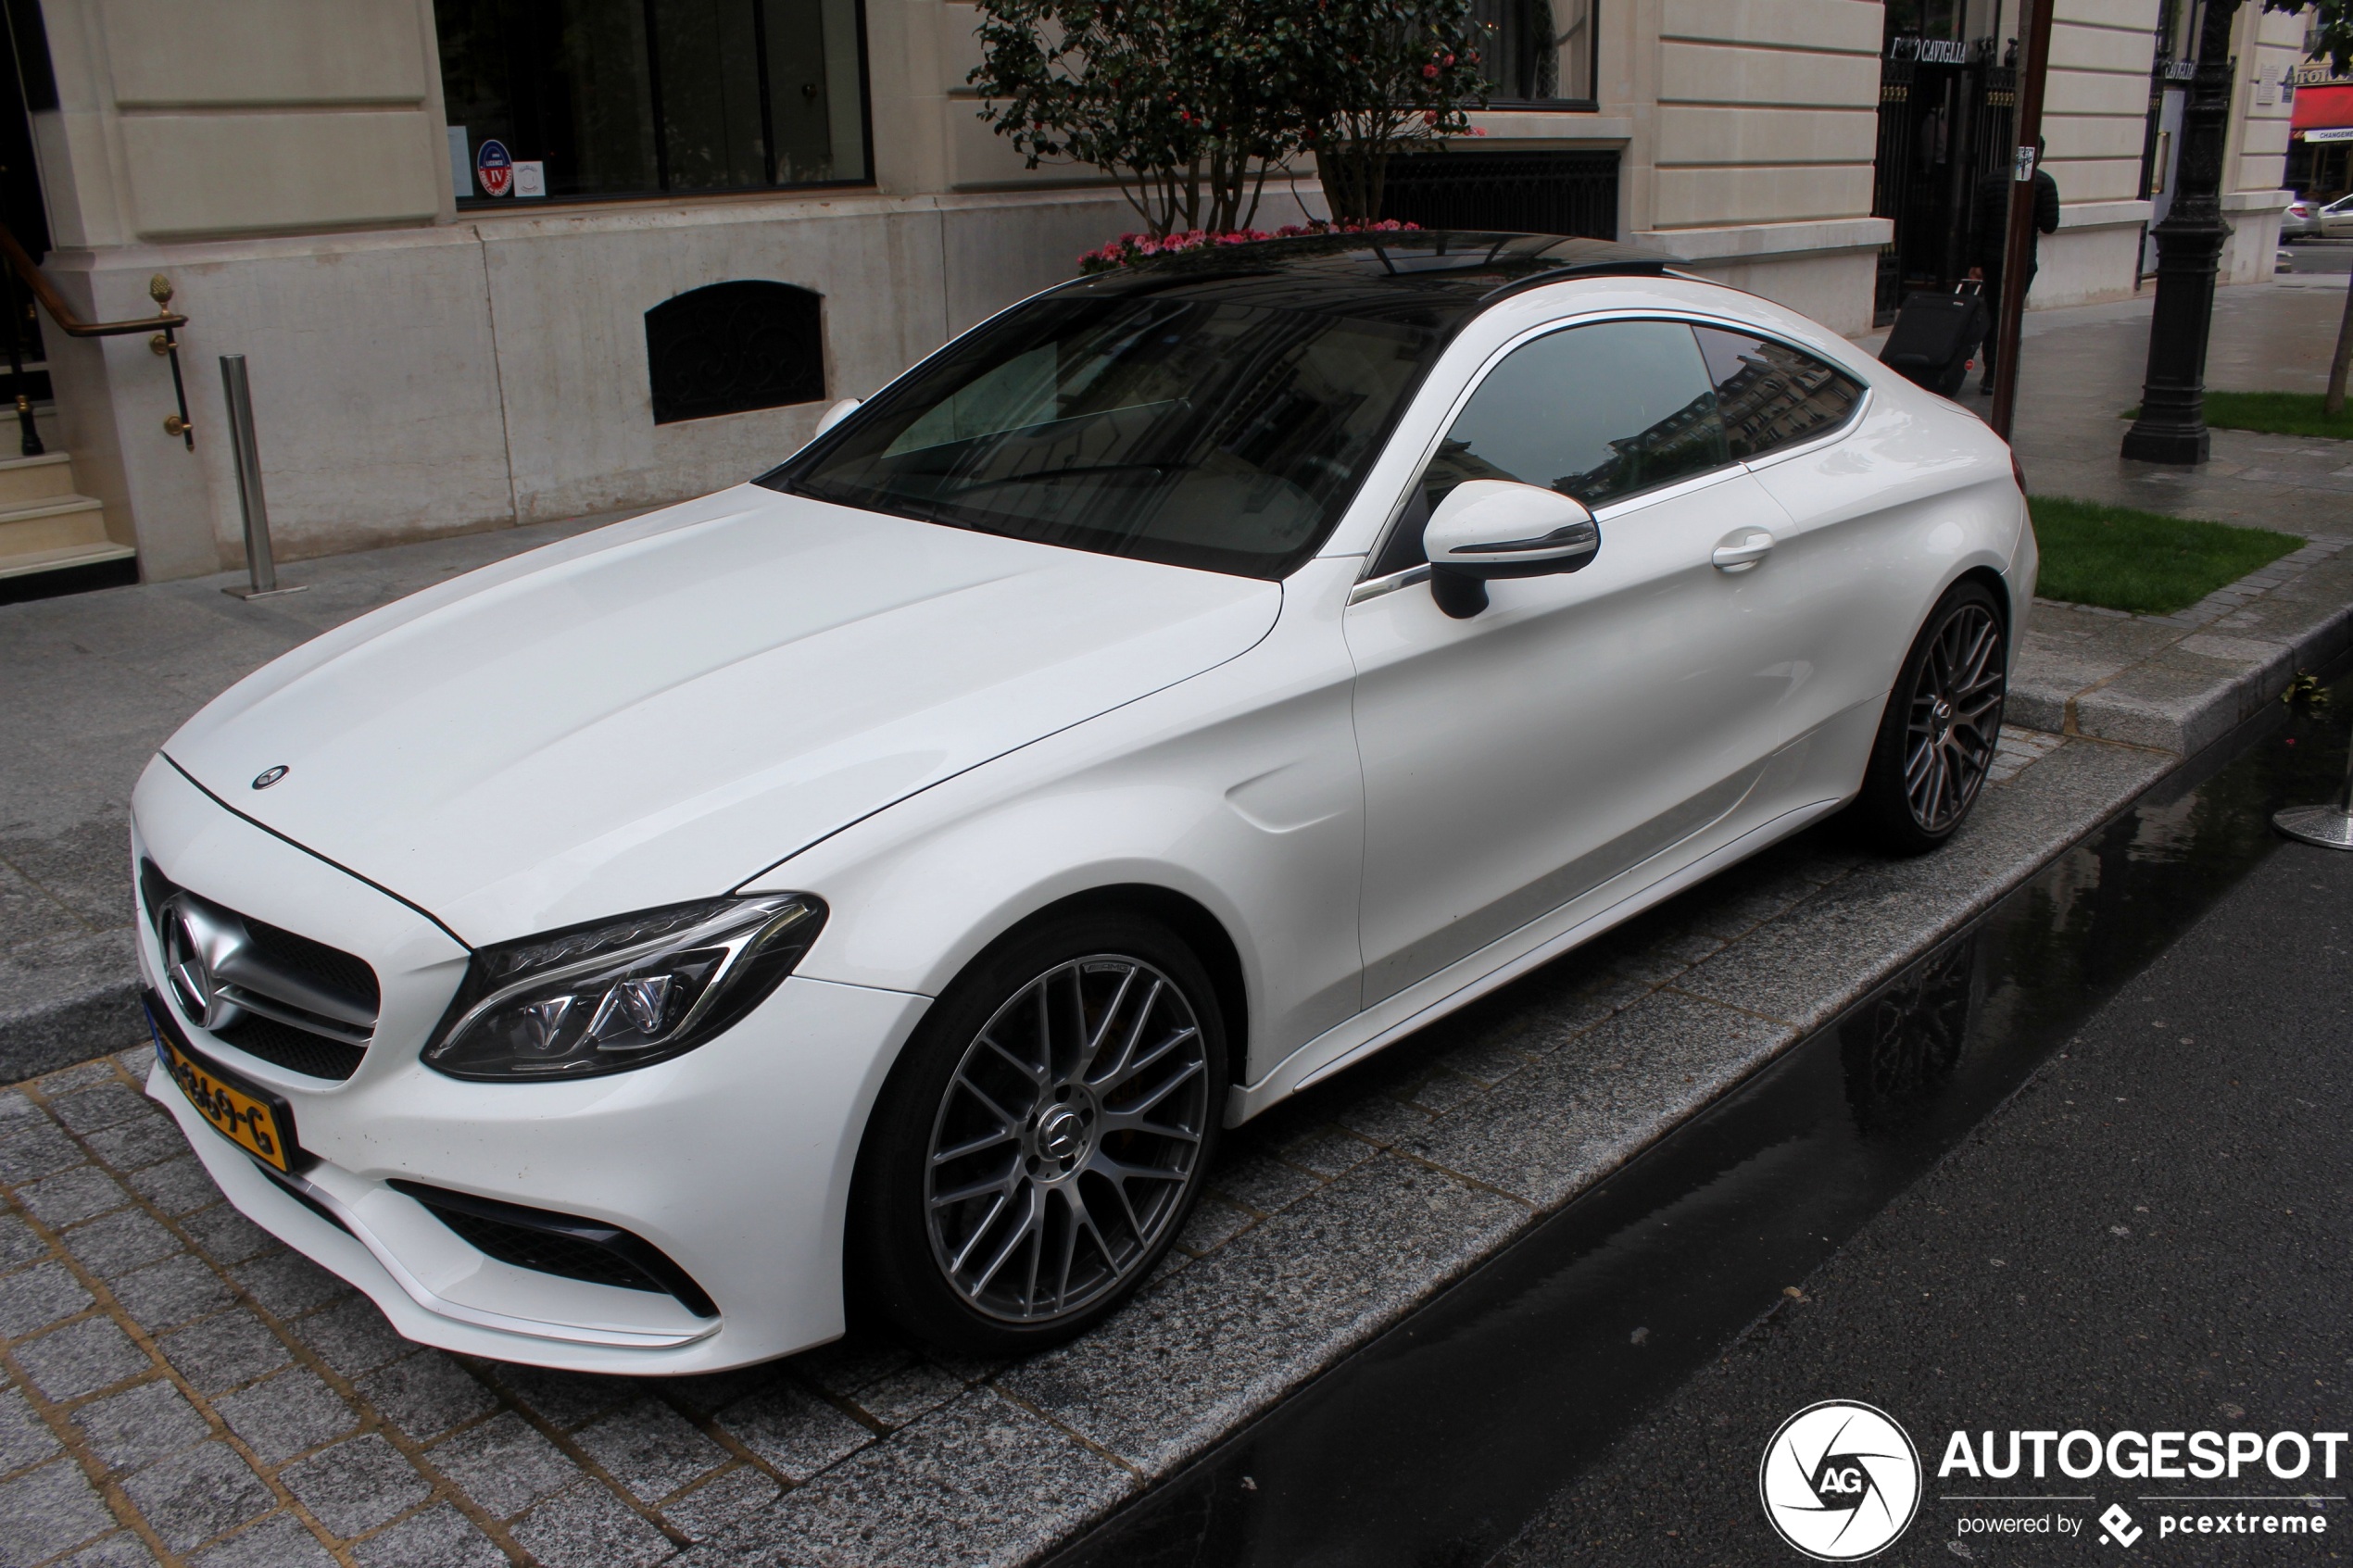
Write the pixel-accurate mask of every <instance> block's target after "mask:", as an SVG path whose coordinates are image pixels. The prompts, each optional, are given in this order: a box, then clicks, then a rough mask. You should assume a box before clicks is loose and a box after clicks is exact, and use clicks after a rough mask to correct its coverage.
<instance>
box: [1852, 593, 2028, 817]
mask: <svg viewBox="0 0 2353 1568" xmlns="http://www.w3.org/2000/svg"><path fill="white" fill-rule="evenodd" d="M2007 641H2008V639H2007V633H2006V632H2005V630H2004V627H2003V623H2002V616H2001V608H2000V606H1999V604H1998V603H1997V602H1996V601H1995V599H1994V596H1993V594H1992V593H1991V592H1989V591H1988V590H1987V589H1986V588H1985V586H1984V585H1983V584H1982V583H1974V582H1970V583H1958V584H1957V585H1956V586H1955V587H1954V588H1953V589H1952V591H1951V592H1949V593H1947V594H1946V595H1945V596H1944V599H1943V600H1942V601H1941V602H1939V603H1938V605H1937V607H1936V608H1935V610H1934V611H1933V612H1931V614H1930V616H1929V618H1928V624H1927V625H1926V626H1924V627H1923V628H1921V631H1920V634H1919V640H1918V641H1916V642H1915V643H1913V645H1912V651H1911V653H1910V655H1909V656H1908V657H1907V658H1906V659H1905V660H1904V666H1903V669H1902V671H1900V672H1899V673H1898V675H1897V676H1896V681H1895V689H1894V692H1892V693H1891V694H1890V695H1889V696H1888V702H1887V710H1886V713H1885V715H1884V716H1883V717H1882V718H1881V722H1880V732H1879V738H1878V741H1877V743H1876V744H1875V745H1874V746H1873V748H1872V751H1871V762H1870V767H1869V771H1867V772H1866V773H1865V774H1864V778H1863V793H1862V796H1861V798H1860V799H1858V800H1857V801H1856V815H1857V817H1858V819H1859V820H1860V821H1861V822H1863V824H1864V825H1865V826H1866V827H1868V828H1869V830H1870V832H1871V834H1872V836H1873V837H1875V838H1876V839H1878V840H1879V842H1880V844H1881V846H1882V847H1885V848H1888V849H1891V850H1894V852H1896V853H1897V854H1906V855H1917V854H1919V853H1920V852H1921V851H1923V850H1927V849H1933V848H1934V847H1936V846H1938V845H1939V844H1942V843H1944V840H1946V839H1947V838H1950V837H1951V836H1952V835H1953V831H1954V830H1955V829H1956V828H1957V827H1959V826H1960V825H1961V822H1962V820H1963V819H1964V818H1966V817H1967V816H1968V815H1969V808H1970V807H1971V806H1973V805H1975V804H1976V802H1977V796H1978V791H1979V790H1980V789H1982V787H1983V786H1984V784H1985V775H1986V773H1987V771H1988V770H1990V769H1991V768H1992V767H1993V765H1994V743H1995V741H1996V740H1998V739H1999V738H2000V735H2001V732H2002V698H2003V696H2004V695H2005V694H2006V692H2007V689H2008V666H2009V658H2008V646H2007Z"/></svg>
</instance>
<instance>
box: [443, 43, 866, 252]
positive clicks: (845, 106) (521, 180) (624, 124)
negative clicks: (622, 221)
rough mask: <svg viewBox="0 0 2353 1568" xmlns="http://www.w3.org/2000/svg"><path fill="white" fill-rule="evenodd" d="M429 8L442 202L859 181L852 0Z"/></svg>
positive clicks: (862, 157)
mask: <svg viewBox="0 0 2353 1568" xmlns="http://www.w3.org/2000/svg"><path fill="white" fill-rule="evenodd" d="M434 20H435V22H436V24H437V27H438V30H439V32H440V36H441V84H442V98H443V101H444V104H445V106H446V109H447V118H448V123H449V157H450V166H451V167H450V174H451V178H452V180H453V181H454V182H456V185H457V192H458V205H459V207H495V206H497V205H498V204H499V203H500V202H502V201H508V202H511V201H513V200H515V199H517V198H518V197H520V198H522V199H525V200H528V199H529V198H530V197H532V196H534V195H536V194H543V193H544V194H546V195H547V196H551V197H556V198H559V199H561V198H571V199H573V200H593V199H598V198H603V197H612V196H645V195H661V194H690V193H697V192H704V191H758V190H772V189H775V188H777V187H780V186H794V185H834V184H853V183H862V182H865V181H866V180H867V179H868V178H869V169H870V160H869V153H868V145H867V128H866V73H865V57H864V52H865V40H864V28H863V20H862V12H861V10H860V0H434ZM494 143H495V144H496V145H495V146H493V145H492V144H494Z"/></svg>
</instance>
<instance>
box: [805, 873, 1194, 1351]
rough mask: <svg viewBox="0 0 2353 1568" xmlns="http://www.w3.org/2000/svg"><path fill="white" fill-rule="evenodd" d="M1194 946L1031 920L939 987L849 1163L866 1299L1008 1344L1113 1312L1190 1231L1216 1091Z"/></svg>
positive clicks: (980, 1343)
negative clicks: (1184, 1229) (854, 1170)
mask: <svg viewBox="0 0 2353 1568" xmlns="http://www.w3.org/2000/svg"><path fill="white" fill-rule="evenodd" d="M1225 1040H1226V1036H1225V1024H1224V1017H1223V1014H1222V1012H1221V1011H1220V1010H1219V1006H1218V1003H1217V1001H1216V998H1215V995H1214V988H1213V987H1212V985H1211V984H1210V981H1209V977H1208V974H1207V972H1205V971H1204V970H1203V969H1202V964H1201V962H1200V960H1199V959H1198V958H1197V957H1196V956H1195V954H1194V952H1193V950H1192V949H1191V948H1190V947H1188V946H1187V945H1186V944H1185V943H1184V942H1182V941H1180V940H1178V939H1177V938H1176V935H1174V934H1173V933H1171V932H1170V931H1168V930H1167V928H1165V927H1164V926H1163V925H1161V924H1160V923H1159V922H1155V921H1152V920H1149V919H1146V918H1144V917H1142V916H1140V915H1135V914H1129V913H1126V912H1124V911H1098V912H1095V913H1092V914H1085V913H1081V914H1074V915H1071V916H1067V917H1063V918H1060V919H1057V920H1055V921H1053V922H1049V923H1046V924H1043V925H1041V926H1040V927H1038V929H1036V930H1034V931H1031V932H1028V933H1026V934H1024V935H1021V936H1019V937H1017V938H1013V939H1011V940H1009V941H1008V942H1007V943H1005V944H1002V945H1000V948H999V949H997V950H995V951H993V952H991V953H990V954H988V955H986V956H984V957H983V958H982V959H981V960H977V961H976V962H975V964H974V965H973V967H972V968H971V969H969V970H967V971H966V972H965V973H964V974H963V975H961V976H959V977H958V979H957V981H956V983H955V984H954V985H950V987H949V988H948V989H947V990H946V991H945V992H943V993H942V995H941V996H940V998H939V1000H938V1001H937V1002H936V1003H934V1004H933V1006H932V1009H931V1010H930V1012H929V1013H928V1014H927V1015H926V1016H925V1021H924V1024H923V1027H922V1028H921V1029H920V1030H919V1031H918V1032H917V1034H916V1037H915V1038H914V1039H912V1040H911V1041H910V1042H909V1043H908V1046H907V1049H906V1051H905V1053H904V1055H903V1056H902V1058H901V1060H900V1064H899V1066H898V1067H897V1068H895V1069H894V1070H893V1072H892V1074H891V1079H890V1082H889V1083H888V1084H887V1085H885V1087H884V1091H883V1096H882V1098H881V1101H880V1102H879V1103H878V1104H877V1105H876V1107H875V1117H874V1123H873V1124H872V1127H871V1130H870V1131H869V1133H868V1135H867V1138H866V1143H865V1145H864V1147H863V1148H862V1149H861V1151H860V1155H859V1176H858V1183H857V1193H856V1195H855V1205H856V1207H855V1210H854V1213H853V1221H852V1231H851V1236H850V1244H851V1248H852V1254H853V1256H852V1259H851V1261H852V1262H853V1264H854V1265H856V1266H857V1268H858V1270H859V1272H860V1273H861V1274H862V1276H863V1278H862V1281H861V1284H862V1286H863V1294H864V1295H865V1296H866V1297H867V1298H869V1299H870V1300H872V1301H873V1302H874V1304H875V1305H877V1306H879V1307H881V1308H882V1309H883V1310H884V1311H887V1313H888V1314H889V1315H890V1316H892V1317H893V1318H895V1319H897V1320H898V1321H899V1323H900V1326H902V1327H904V1328H906V1329H908V1330H910V1331H911V1332H912V1333H914V1334H915V1335H917V1336H920V1337H922V1338H925V1339H928V1340H930V1341H932V1342H933V1343H935V1344H939V1345H942V1346H944V1347H947V1348H953V1349H960V1350H965V1351H972V1352H979V1353H987V1354H1001V1353H1007V1352H1013V1353H1018V1352H1021V1351H1024V1350H1027V1349H1032V1348H1037V1347H1038V1346H1041V1345H1045V1344H1050V1343H1051V1342H1053V1341H1055V1340H1057V1339H1062V1338H1066V1337H1067V1336H1070V1335H1072V1334H1075V1333H1076V1332H1077V1331H1078V1330H1080V1329H1082V1328H1084V1327H1085V1326H1086V1325H1087V1324H1088V1323H1090V1322H1092V1321H1094V1319H1096V1318H1098V1317H1100V1316H1101V1315H1102V1314H1103V1313H1105V1312H1108V1311H1111V1310H1112V1309H1113V1308H1114V1307H1115V1306H1116V1305H1117V1304H1118V1302H1119V1300H1120V1299H1121V1298H1123V1297H1124V1296H1125V1295H1126V1292H1127V1290H1128V1289H1129V1288H1130V1287H1131V1286H1134V1285H1135V1284H1136V1283H1137V1282H1138V1281H1139V1280H1140V1279H1142V1278H1143V1276H1144V1275H1145V1274H1146V1273H1150V1272H1151V1266H1152V1264H1153V1263H1154V1262H1155V1261H1157V1260H1158V1259H1159V1257H1160V1255H1161V1253H1162V1252H1163V1251H1164V1249H1165V1248H1166V1247H1167V1245H1168V1242H1169V1240H1170V1238H1171V1237H1172V1236H1174V1235H1175V1233H1176V1228H1177V1227H1178V1226H1179V1225H1181V1224H1183V1223H1184V1220H1185V1216H1186V1214H1187V1213H1188V1212H1189V1210H1190V1208H1191V1204H1192V1200H1193V1198H1194V1196H1195V1193H1196V1189H1197V1188H1198V1187H1199V1185H1200V1183H1201V1179H1202V1173H1203V1172H1204V1171H1205V1170H1206V1168H1207V1166H1208V1162H1209V1160H1210V1158H1211V1156H1212V1154H1213V1152H1214V1145H1215V1139H1216V1135H1217V1127H1218V1118H1219V1115H1220V1113H1221V1112H1222V1111H1223V1110H1224V1107H1225V1094H1226V1090H1227V1085H1228V1083H1229V1080H1228V1078H1227V1069H1226V1045H1225Z"/></svg>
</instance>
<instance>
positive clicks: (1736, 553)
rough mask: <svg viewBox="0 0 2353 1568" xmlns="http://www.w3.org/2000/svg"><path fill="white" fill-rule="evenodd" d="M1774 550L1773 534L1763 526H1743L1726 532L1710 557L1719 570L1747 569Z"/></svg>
mask: <svg viewBox="0 0 2353 1568" xmlns="http://www.w3.org/2000/svg"><path fill="white" fill-rule="evenodd" d="M1772 551H1773V536H1772V535H1771V534H1769V533H1766V532H1765V531H1764V530H1763V529H1761V528H1743V529H1741V530H1739V531H1737V532H1735V533H1728V534H1726V535H1725V536H1724V539H1723V542H1722V543H1721V544H1719V545H1718V546H1716V553H1715V554H1714V555H1712V556H1710V557H1709V558H1708V559H1709V560H1711V561H1713V562H1714V563H1715V565H1716V570H1717V571H1748V570H1749V569H1750V568H1751V567H1753V566H1755V564H1756V563H1757V562H1758V561H1761V560H1763V559H1764V558H1766V557H1767V556H1768V555H1770V554H1772Z"/></svg>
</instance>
